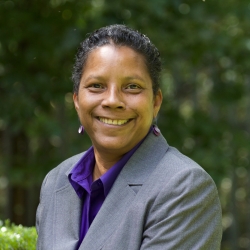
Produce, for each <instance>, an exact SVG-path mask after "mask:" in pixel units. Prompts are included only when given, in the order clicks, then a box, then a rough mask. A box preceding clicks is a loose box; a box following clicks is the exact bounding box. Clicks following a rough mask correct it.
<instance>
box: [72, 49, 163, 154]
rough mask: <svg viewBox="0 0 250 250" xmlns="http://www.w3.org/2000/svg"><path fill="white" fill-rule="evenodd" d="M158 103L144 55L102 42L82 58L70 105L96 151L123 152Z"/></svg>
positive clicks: (148, 122) (139, 135) (148, 121)
mask: <svg viewBox="0 0 250 250" xmlns="http://www.w3.org/2000/svg"><path fill="white" fill-rule="evenodd" d="M161 102H162V94H161V92H160V91H158V93H157V94H156V96H153V90H152V81H151V78H150V76H149V73H148V70H147V67H146V64H145V61H144V58H143V57H142V56H141V55H140V54H138V53H137V52H135V51H134V50H133V49H130V48H129V47H125V46H121V47H117V46H114V45H105V46H102V47H99V48H97V49H95V50H93V51H92V52H91V53H90V54H89V56H88V59H87V61H86V64H85V67H84V71H83V74H82V78H81V82H80V86H79V92H78V94H76V93H75V94H74V104H75V108H76V110H77V113H78V116H79V118H80V121H81V124H82V125H83V126H84V128H85V130H86V132H87V133H88V135H89V136H90V138H91V140H92V143H93V146H94V148H95V149H96V150H98V152H100V153H111V154H113V155H117V156H118V155H123V154H124V153H126V152H128V151H129V150H130V149H132V148H133V147H134V146H135V145H136V144H137V143H138V142H139V141H140V140H142V139H143V138H144V137H145V136H146V134H147V132H148V130H149V128H150V126H151V124H152V120H153V118H154V117H156V115H157V113H158V111H159V109H160V106H161Z"/></svg>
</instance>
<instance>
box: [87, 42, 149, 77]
mask: <svg viewBox="0 0 250 250" xmlns="http://www.w3.org/2000/svg"><path fill="white" fill-rule="evenodd" d="M109 67H113V68H114V69H116V70H119V72H120V71H121V70H122V71H140V72H141V74H146V75H149V74H148V68H147V65H146V62H145V58H144V56H143V55H141V54H140V53H138V52H136V51H135V50H134V49H132V48H130V47H128V46H117V45H113V44H108V45H104V46H101V47H97V48H95V49H93V50H92V51H91V52H90V53H89V55H88V58H87V60H86V62H85V65H84V68H83V74H84V73H86V71H89V70H95V71H96V70H97V71H100V70H101V69H102V70H105V69H108V68H109ZM119 67H122V68H119Z"/></svg>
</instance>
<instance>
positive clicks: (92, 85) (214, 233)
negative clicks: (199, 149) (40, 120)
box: [37, 25, 221, 250]
mask: <svg viewBox="0 0 250 250" xmlns="http://www.w3.org/2000/svg"><path fill="white" fill-rule="evenodd" d="M160 71H161V62H160V56H159V52H158V50H157V49H156V48H155V46H154V45H153V44H152V43H151V42H150V40H149V39H148V38H147V37H146V36H145V35H143V34H140V33H139V32H137V31H134V30H132V29H130V28H128V27H126V26H124V25H111V26H108V27H104V28H101V29H99V30H97V31H95V32H94V33H92V34H90V36H89V37H88V38H87V39H86V40H85V41H83V43H82V44H81V46H80V48H79V49H78V52H77V56H76V62H75V66H74V72H73V81H74V95H73V100H74V104H75V108H76V111H77V113H78V116H79V120H80V122H81V126H80V129H79V132H83V130H85V131H86V132H87V134H88V135H89V137H90V139H91V141H92V144H93V145H92V147H91V148H90V149H89V150H88V151H86V152H84V153H81V154H79V155H76V156H73V157H72V158H70V159H67V160H66V161H64V162H63V163H61V164H60V165H59V166H58V167H56V168H55V169H53V170H52V171H51V172H50V173H49V174H48V175H47V176H46V178H45V180H44V182H43V185H42V189H41V200H40V204H39V207H38V211H37V230H38V243H37V249H40V250H48V249H53V250H56V249H58V250H59V249H60V250H62V249H67V250H70V249H81V250H83V249H84V250H85V249H86V250H97V249H103V250H104V249H105V250H108V249H109V250H123V249H124V250H125V249H126V250H127V249H128V250H136V249H141V250H142V249H143V250H144V249H145V250H146V249H152V250H154V249H155V250H163V249H192V250H193V249H213V250H216V249H219V248H220V240H221V208H220V203H219V199H218V194H217V190H216V187H215V184H214V183H213V181H212V179H211V177H210V176H209V175H208V174H207V173H206V172H205V171H204V170H203V169H202V168H201V167H200V166H199V165H198V164H196V163H195V162H193V161H192V160H191V159H189V158H187V157H186V156H184V155H182V154H181V153H180V152H179V151H177V150H176V149H174V148H172V147H170V146H168V144H167V142H166V140H165V139H164V138H163V136H162V135H161V133H160V131H159V129H158V128H157V127H156V126H155V125H153V121H154V119H155V118H156V116H157V114H158V111H159V109H160V106H161V103H162V93H161V90H160V88H159V75H160Z"/></svg>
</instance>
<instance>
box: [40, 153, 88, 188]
mask: <svg viewBox="0 0 250 250" xmlns="http://www.w3.org/2000/svg"><path fill="white" fill-rule="evenodd" d="M84 154H85V152H83V153H80V154H77V155H74V156H72V157H70V158H68V159H66V160H65V161H63V162H62V163H60V164H59V165H58V166H57V167H55V168H53V169H52V170H51V171H50V172H49V173H48V174H47V175H46V176H45V178H44V180H43V184H42V191H45V190H53V189H60V188H61V187H63V186H65V185H67V184H68V183H69V182H68V181H67V180H68V173H69V172H70V170H71V169H72V168H73V167H74V165H75V164H76V163H77V162H78V161H79V160H80V159H81V158H82V156H83V155H84Z"/></svg>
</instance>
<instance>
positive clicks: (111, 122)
mask: <svg viewBox="0 0 250 250" xmlns="http://www.w3.org/2000/svg"><path fill="white" fill-rule="evenodd" d="M98 120H99V121H101V122H103V123H105V124H109V125H118V126H121V125H123V124H125V123H128V122H129V121H130V119H126V120H125V119H124V120H117V119H109V118H104V117H98Z"/></svg>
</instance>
